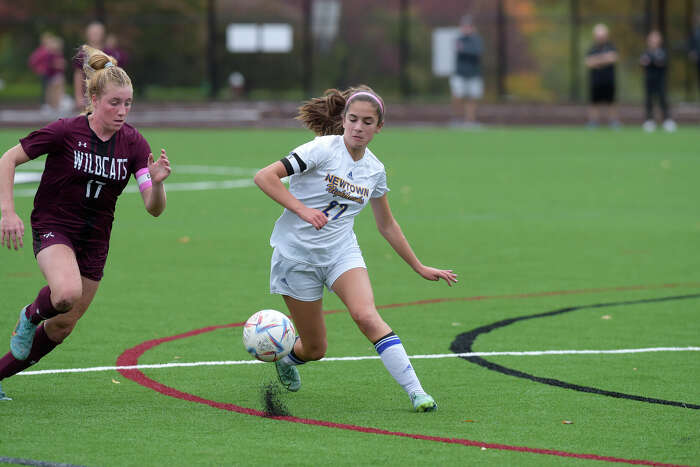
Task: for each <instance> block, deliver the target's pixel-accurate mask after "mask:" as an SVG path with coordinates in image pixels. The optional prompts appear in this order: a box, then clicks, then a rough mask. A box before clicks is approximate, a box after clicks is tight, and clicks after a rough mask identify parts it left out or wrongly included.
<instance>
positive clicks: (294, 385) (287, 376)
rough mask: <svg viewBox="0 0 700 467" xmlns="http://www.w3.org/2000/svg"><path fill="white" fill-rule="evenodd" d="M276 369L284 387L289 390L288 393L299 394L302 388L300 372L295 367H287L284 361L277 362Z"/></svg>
mask: <svg viewBox="0 0 700 467" xmlns="http://www.w3.org/2000/svg"><path fill="white" fill-rule="evenodd" d="M275 368H276V369H277V376H278V377H279V379H280V383H282V386H284V387H285V389H287V391H291V392H297V391H298V390H299V389H300V388H301V377H300V376H299V370H297V367H296V366H294V365H285V364H284V363H282V361H281V360H280V361H276V362H275Z"/></svg>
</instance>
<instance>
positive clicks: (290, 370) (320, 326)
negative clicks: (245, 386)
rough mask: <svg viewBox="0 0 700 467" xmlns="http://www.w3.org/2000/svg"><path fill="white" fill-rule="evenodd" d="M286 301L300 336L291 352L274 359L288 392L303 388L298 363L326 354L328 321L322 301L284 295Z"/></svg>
mask: <svg viewBox="0 0 700 467" xmlns="http://www.w3.org/2000/svg"><path fill="white" fill-rule="evenodd" d="M284 301H285V303H286V304H287V308H288V309H289V312H290V313H291V315H292V320H293V321H294V326H295V327H296V330H297V335H298V336H299V339H297V341H296V342H295V344H294V348H293V349H292V351H291V352H289V354H288V355H287V356H286V357H284V358H282V359H281V360H279V361H278V362H275V367H276V369H277V375H278V376H279V379H280V383H282V385H283V386H284V387H285V388H287V389H288V390H289V391H292V392H296V391H298V390H299V389H300V388H301V377H300V376H299V370H297V368H296V366H297V365H302V364H304V363H306V362H308V361H312V360H320V359H322V358H323V356H324V355H325V354H326V348H327V347H328V341H327V339H326V323H325V321H324V319H323V312H322V309H323V300H315V301H313V302H304V301H301V300H297V299H295V298H292V297H289V296H287V295H285V296H284Z"/></svg>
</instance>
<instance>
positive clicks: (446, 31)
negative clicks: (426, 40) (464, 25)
mask: <svg viewBox="0 0 700 467" xmlns="http://www.w3.org/2000/svg"><path fill="white" fill-rule="evenodd" d="M458 37H459V28H435V29H433V74H434V75H435V76H450V75H451V74H452V73H454V71H455V60H456V54H457V49H456V43H457V38H458Z"/></svg>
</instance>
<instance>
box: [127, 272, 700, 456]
mask: <svg viewBox="0 0 700 467" xmlns="http://www.w3.org/2000/svg"><path fill="white" fill-rule="evenodd" d="M679 287H700V283H698V282H690V283H676V284H660V285H644V286H624V287H605V288H595V289H580V290H562V291H554V292H535V293H527V294H509V295H492V296H476V297H461V298H437V299H432V300H418V301H415V302H406V303H395V304H389V305H382V306H378V307H377V308H382V309H386V308H398V307H402V306H413V305H427V304H432V303H441V302H455V301H478V300H491V299H521V298H534V297H546V296H554V295H574V294H587V293H601V292H622V291H631V290H652V289H668V288H679ZM339 311H342V310H331V311H328V312H326V313H337V312H339ZM242 325H243V323H242V322H241V323H231V324H222V325H217V326H207V327H204V328H200V329H194V330H192V331H189V332H185V333H182V334H177V335H174V336H169V337H163V338H160V339H153V340H149V341H146V342H143V343H141V344H139V345H137V346H135V347H132V348H130V349H127V350H125V351H124V352H123V353H122V354H121V355H120V356H119V357H118V358H117V363H116V365H117V366H132V365H138V361H139V358H140V357H141V356H142V355H143V354H144V353H145V352H147V351H148V350H150V349H152V348H154V347H156V346H158V345H161V344H164V343H166V342H171V341H174V340H178V339H185V338H188V337H193V336H197V335H199V334H204V333H207V332H212V331H215V330H217V329H223V328H232V327H239V326H242ZM119 373H121V374H122V376H124V377H125V378H128V379H130V380H132V381H134V382H136V383H138V384H140V385H142V386H144V387H147V388H149V389H152V390H154V391H156V392H159V393H160V394H163V395H166V396H169V397H174V398H176V399H182V400H186V401H189V402H196V403H199V404H204V405H208V406H210V407H213V408H217V409H221V410H227V411H230V412H236V413H240V414H245V415H252V416H256V417H264V418H272V419H275V420H280V421H286V422H292V423H303V424H305V425H315V426H323V427H326V428H336V429H341V430H349V431H356V432H361V433H368V434H376V435H385V436H398V437H403V438H411V439H418V440H423V441H433V442H439V443H449V444H460V445H463V446H476V447H481V448H486V449H498V450H502V451H517V452H529V453H532V454H542V455H550V456H558V457H571V458H576V459H587V460H596V461H603V462H614V463H623V464H632V465H655V466H668V467H682V466H679V465H678V464H668V463H663V462H655V461H649V460H643V459H624V458H619V457H611V456H601V455H598V454H586V453H575V452H567V451H557V450H553V449H541V448H530V447H527V446H511V445H508V444H498V443H486V442H482V441H473V440H469V439H463V438H445V437H440V436H428V435H421V434H415V433H403V432H398V431H388V430H382V429H380V428H373V427H365V426H358V425H349V424H345V423H336V422H330V421H325V420H314V419H308V418H298V417H268V416H267V414H265V412H262V411H260V410H255V409H251V408H248V407H242V406H239V405H236V404H231V403H226V402H216V401H212V400H209V399H204V398H202V397H199V396H196V395H194V394H190V393H186V392H182V391H179V390H177V389H175V388H172V387H170V386H166V385H164V384H162V383H159V382H158V381H156V380H154V379H151V378H149V377H148V376H146V375H145V374H144V373H143V372H141V371H140V370H135V369H123V370H119Z"/></svg>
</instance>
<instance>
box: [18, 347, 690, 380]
mask: <svg viewBox="0 0 700 467" xmlns="http://www.w3.org/2000/svg"><path fill="white" fill-rule="evenodd" d="M648 352H700V347H650V348H645V349H614V350H533V351H527V352H468V353H441V354H432V355H412V356H410V357H409V358H411V359H437V358H456V357H501V356H515V357H531V356H534V357H536V356H542V355H605V354H633V353H648ZM358 360H379V355H365V356H359V357H329V358H324V359H323V360H321V362H346V361H358ZM258 363H263V362H260V361H258V360H253V359H249V360H225V361H213V362H177V363H154V364H144V365H127V366H95V367H89V368H65V369H57V370H36V371H23V372H22V373H19V374H20V375H25V376H30V375H50V374H57V373H91V372H95V371H115V370H145V369H152V368H180V367H195V366H221V365H256V364H258Z"/></svg>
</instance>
